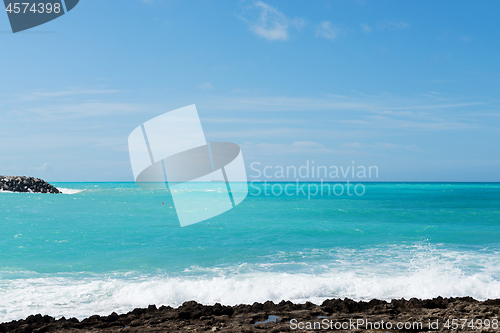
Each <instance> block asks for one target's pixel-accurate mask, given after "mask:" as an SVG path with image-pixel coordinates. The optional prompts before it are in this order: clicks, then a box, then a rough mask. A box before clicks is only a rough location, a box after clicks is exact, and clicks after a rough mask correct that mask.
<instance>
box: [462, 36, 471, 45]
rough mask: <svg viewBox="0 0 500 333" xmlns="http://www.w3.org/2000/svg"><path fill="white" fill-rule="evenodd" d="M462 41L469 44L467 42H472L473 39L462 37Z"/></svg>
mask: <svg viewBox="0 0 500 333" xmlns="http://www.w3.org/2000/svg"><path fill="white" fill-rule="evenodd" d="M460 40H461V41H462V42H466V43H467V42H472V37H470V36H467V35H463V36H460Z"/></svg>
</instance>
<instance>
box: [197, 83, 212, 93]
mask: <svg viewBox="0 0 500 333" xmlns="http://www.w3.org/2000/svg"><path fill="white" fill-rule="evenodd" d="M197 87H198V88H200V89H201V90H203V91H205V90H212V89H214V86H213V85H212V84H211V83H210V82H206V83H202V84H199V85H198V86H197Z"/></svg>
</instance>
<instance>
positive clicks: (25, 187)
mask: <svg viewBox="0 0 500 333" xmlns="http://www.w3.org/2000/svg"><path fill="white" fill-rule="evenodd" d="M0 190H1V191H11V192H28V193H61V192H60V191H59V190H58V189H57V188H55V187H54V186H52V185H50V184H49V183H47V182H46V181H44V180H41V179H39V178H33V177H25V176H22V177H21V176H0Z"/></svg>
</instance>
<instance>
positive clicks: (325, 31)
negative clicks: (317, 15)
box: [316, 21, 341, 39]
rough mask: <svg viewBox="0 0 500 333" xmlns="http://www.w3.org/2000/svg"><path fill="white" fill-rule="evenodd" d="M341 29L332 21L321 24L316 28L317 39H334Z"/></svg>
mask: <svg viewBox="0 0 500 333" xmlns="http://www.w3.org/2000/svg"><path fill="white" fill-rule="evenodd" d="M340 31H341V30H340V29H339V28H337V27H335V26H334V25H333V24H332V22H330V21H323V22H321V23H320V24H319V25H318V27H317V28H316V37H323V38H326V39H334V38H336V37H337V36H338V35H339V33H340Z"/></svg>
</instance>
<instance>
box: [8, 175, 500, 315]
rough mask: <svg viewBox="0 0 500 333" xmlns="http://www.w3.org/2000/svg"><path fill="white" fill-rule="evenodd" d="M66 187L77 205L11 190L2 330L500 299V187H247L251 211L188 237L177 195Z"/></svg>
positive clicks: (203, 225) (105, 186)
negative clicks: (214, 310)
mask: <svg viewBox="0 0 500 333" xmlns="http://www.w3.org/2000/svg"><path fill="white" fill-rule="evenodd" d="M54 185H55V186H56V187H57V188H59V189H61V190H62V192H63V193H64V194H34V193H10V192H1V193H0V230H1V232H0V322H6V321H11V320H17V319H21V318H25V317H27V316H29V315H31V314H37V313H41V314H43V315H50V316H54V317H56V318H60V317H62V316H64V317H66V318H70V317H76V318H78V319H83V318H85V317H88V316H91V315H94V314H99V315H109V314H110V313H112V312H113V311H114V312H117V313H125V312H128V311H131V310H133V309H134V308H136V307H147V306H148V305H150V304H156V305H157V306H160V305H169V306H173V307H175V306H179V305H181V304H182V303H183V302H185V301H189V300H195V301H197V302H200V303H203V304H207V305H209V304H215V303H221V304H226V305H236V304H252V303H254V302H265V301H267V300H271V301H274V302H279V301H281V300H291V301H293V302H306V301H309V302H313V303H316V304H321V303H322V302H323V301H324V300H325V299H328V298H342V299H344V298H346V297H347V298H350V299H354V300H370V299H374V298H377V299H384V300H391V299H394V298H405V299H409V298H412V297H417V298H432V297H437V296H442V297H461V296H471V297H474V298H476V299H478V300H485V299H491V298H500V244H499V241H500V183H365V184H363V193H361V188H360V187H358V188H357V190H358V191H357V194H355V193H354V186H355V185H356V184H350V185H348V186H352V189H351V191H350V194H348V193H347V191H345V192H344V193H342V194H339V190H340V188H337V190H338V191H337V192H335V193H333V192H331V193H327V192H325V193H316V192H317V191H316V192H314V191H313V192H312V193H316V194H315V195H311V191H310V189H311V188H312V189H314V186H317V184H316V183H305V184H303V183H300V184H299V183H295V182H291V183H253V184H247V183H241V184H239V186H240V190H241V191H244V189H245V188H246V187H248V188H249V193H248V196H247V198H246V199H245V200H244V201H243V202H241V203H240V204H239V205H237V206H236V207H234V208H233V209H231V210H229V211H227V212H225V213H223V214H221V215H219V216H216V217H213V218H211V219H208V220H206V221H203V222H200V223H196V224H193V225H190V226H186V227H180V224H179V220H178V218H177V213H176V210H175V206H174V204H173V201H172V199H171V197H170V194H169V192H168V191H165V190H144V189H140V188H139V187H138V186H137V185H136V184H135V183H54ZM287 185H288V187H287V190H288V191H287V192H285V191H280V186H281V187H285V186H287ZM273 186H274V187H273ZM300 186H306V188H307V187H309V190H306V191H303V190H302V189H301V188H300ZM213 188H214V184H213V183H212V184H207V183H194V184H190V185H189V186H185V187H180V188H179V190H180V191H186V192H189V193H190V194H189V195H192V196H193V197H196V196H197V195H198V194H200V193H203V192H206V191H213ZM225 190H226V185H225V183H220V191H225Z"/></svg>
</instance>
